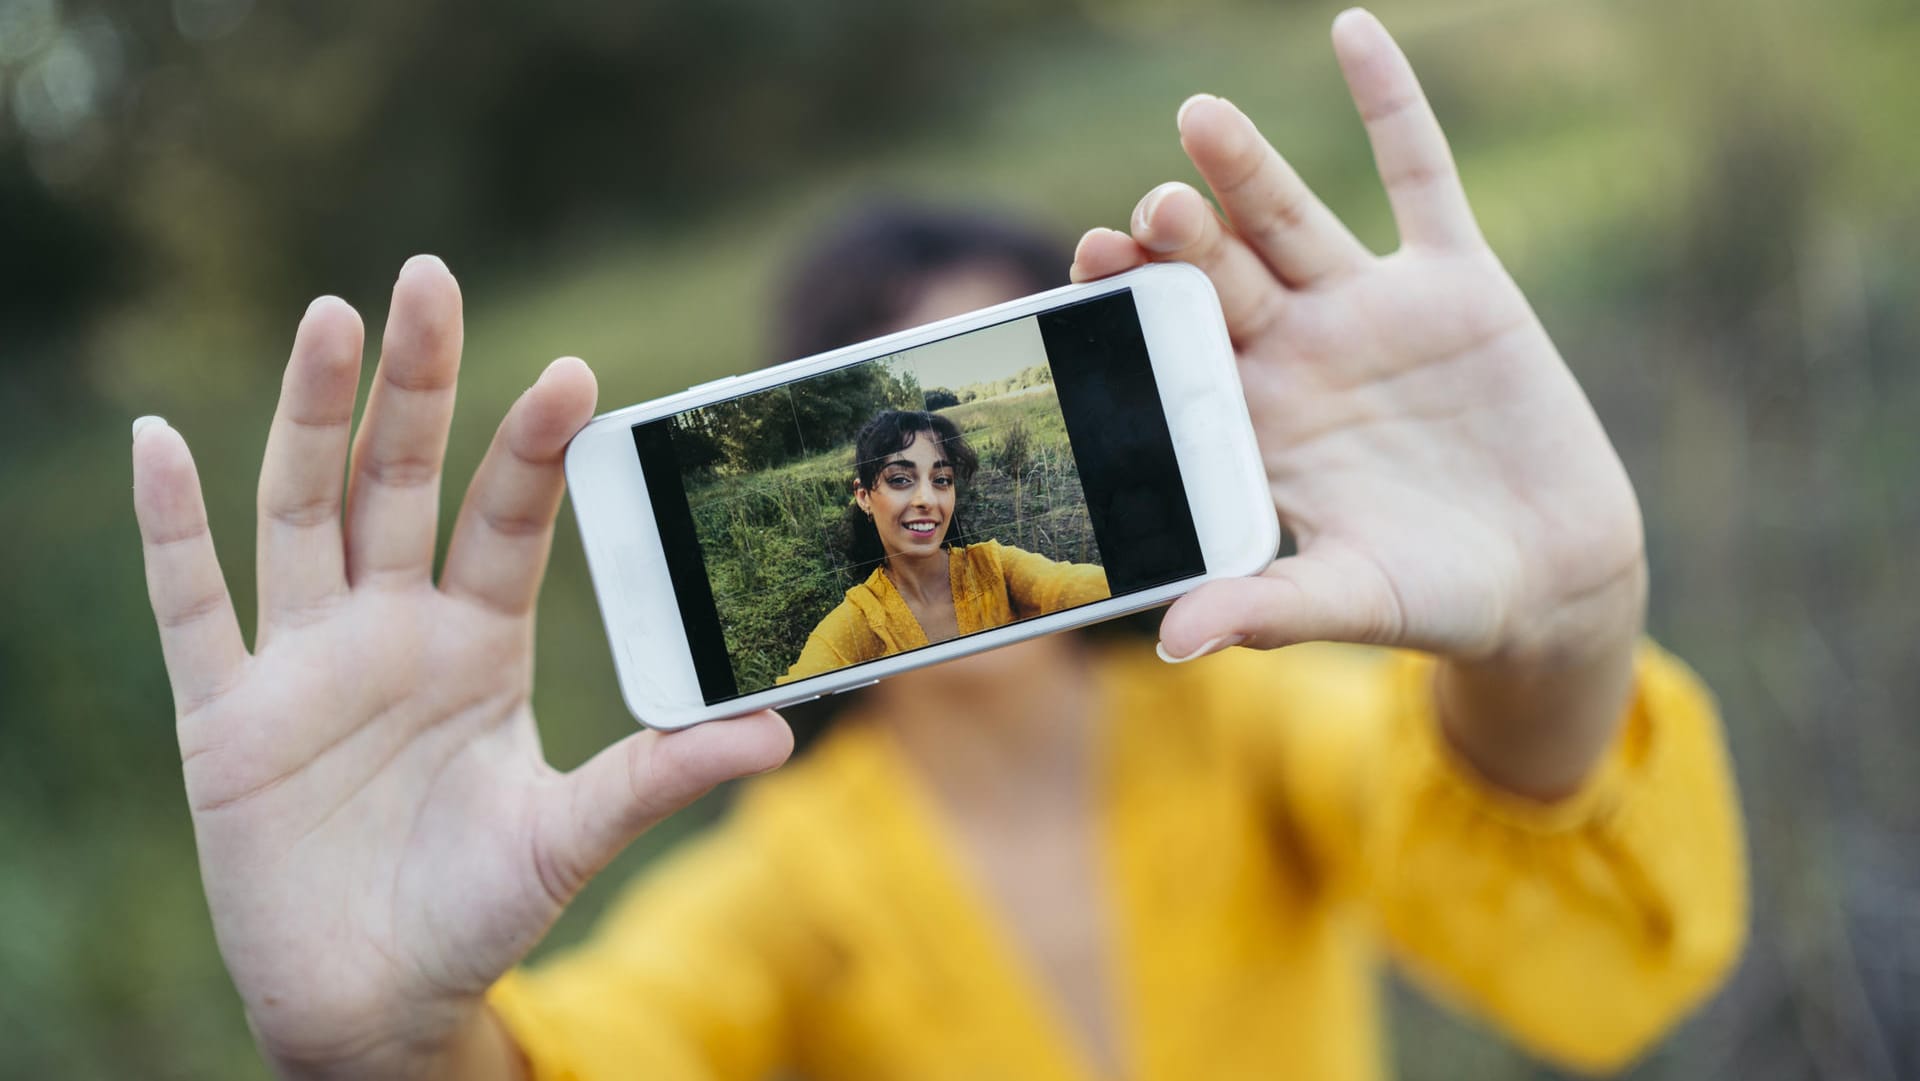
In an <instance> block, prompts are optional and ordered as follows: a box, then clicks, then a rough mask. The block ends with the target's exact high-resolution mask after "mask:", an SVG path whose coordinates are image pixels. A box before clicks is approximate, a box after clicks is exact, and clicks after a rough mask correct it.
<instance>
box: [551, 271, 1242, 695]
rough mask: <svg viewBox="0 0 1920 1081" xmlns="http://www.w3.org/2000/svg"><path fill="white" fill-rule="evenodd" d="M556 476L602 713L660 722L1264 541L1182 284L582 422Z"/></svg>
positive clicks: (1178, 574)
mask: <svg viewBox="0 0 1920 1081" xmlns="http://www.w3.org/2000/svg"><path fill="white" fill-rule="evenodd" d="M566 472H567V483H568V485H569V487H570V489H571V492H572V496H573V506H574V511H575V513H576V514H577V515H578V517H579V521H580V537H581V540H582V542H583V543H584V545H585V547H586V553H587V563H588V566H589V568H590V570H591V573H592V576H593V584H594V591H595V593H596V594H597V595H598V597H599V601H600V610H601V614H602V616H603V617H604V619H605V622H606V627H607V637H608V639H609V640H610V641H611V643H612V646H613V660H614V666H615V668H616V669H617V670H618V674H619V682H620V689H621V692H622V694H623V696H624V697H625V699H626V702H627V707H628V708H629V709H630V710H631V711H632V712H633V715H634V716H635V717H636V718H637V719H638V720H640V721H641V722H642V723H643V724H645V725H647V726H648V727H651V728H659V729H674V728H682V727H685V726H687V725H690V724H694V723H697V722H700V721H705V720H712V719H715V718H720V717H730V716H738V715H740V714H744V713H749V712H752V711H754V710H758V709H762V708H767V707H777V706H783V705H791V704H794V703H797V702H803V701H809V700H812V699H814V698H818V697H820V696H822V695H827V694H836V693H839V692H842V691H847V690H851V689H854V688H857V687H863V686H867V685H870V684H873V683H876V682H878V681H879V680H881V679H884V678H886V677H887V676H890V675H894V674H896V673H899V672H903V671H906V670H908V669H911V668H916V667H919V666H921V665H928V664H936V663H939V662H941V661H945V660H948V659H951V658H954V657H958V656H962V655H964V654H968V653H975V652H979V651H981V650H987V649H992V648H994V647H996V646H1001V645H1006V644H1008V643H1010V642H1016V641H1019V640H1021V639H1025V638H1031V637H1034V636H1036V635H1042V634H1050V633H1053V632H1056V631H1062V630H1066V629H1068V628H1071V627H1078V626H1082V625H1084V624H1088V623H1093V622H1097V621H1100V620H1104V619H1111V618H1113V617H1115V616H1119V615H1124V614H1126V613H1128V612H1133V611H1137V610H1139V609H1142V608H1148V607H1151V606H1153V605H1157V604H1163V603H1165V602H1167V601H1169V600H1172V599H1173V598H1175V597H1177V596H1179V595H1180V594H1182V593H1185V592H1187V591H1188V590H1190V589H1192V588H1193V587H1194V586H1196V585H1198V584H1199V583H1201V582H1204V581H1207V580H1209V579H1214V578H1222V577H1229V576H1240V575H1248V574H1253V573H1257V572H1258V571H1260V570H1262V569H1264V568H1265V567H1266V566H1267V564H1268V563H1269V562H1270V561H1272V559H1273V558H1274V556H1275V553H1276V550H1277V549H1278V546H1279V540H1280V529H1279V524H1278V520H1277V517H1276V514H1275V511H1274V506H1273V500H1272V496H1271V495H1270V493H1269V491H1268V488H1267V481H1266V475H1265V471H1264V470H1263V468H1262V466H1261V459H1260V455H1259V450H1258V448H1257V446H1256V445H1255V442H1254V436H1253V429H1252V425H1251V423H1250V421H1249V420H1248V417H1247V408H1246V401H1245V399H1244V397H1243V396H1242V393H1241V388H1240V380H1239V375H1238V371H1237V369H1236V366H1235V361H1234V355H1233V347H1232V345H1231V343H1230V342H1229V341H1228V338H1227V329H1226V323H1225V321H1224V319H1223V318H1222V317H1221V313H1220V303H1219V299H1218V297H1217V296H1215V294H1214V291H1213V285H1212V283H1211V282H1210V281H1208V280H1207V277H1206V275H1205V274H1203V273H1202V272H1201V271H1199V270H1198V269H1196V268H1194V267H1192V266H1189V265H1186V264H1182V263H1162V264H1155V265H1152V266H1147V267H1142V268H1140V269H1137V270H1133V271H1129V272H1127V273H1124V274H1120V275H1116V276H1114V277H1111V278H1107V279H1104V280H1102V281H1098V282H1093V283H1089V284H1084V285H1073V286H1068V287H1065V288H1062V289H1056V290H1053V291H1051V292H1046V293H1041V294H1038V295H1036V296H1031V297H1026V298H1024V299H1021V300H1015V301H1010V302H1008V303H1005V304H1001V305H997V306H995V307H992V308H987V309H984V310H982V311H978V312H973V313H970V314H968V315H962V316H956V317H954V318H951V319H947V320H943V321H941V322H938V323H933V324H930V325H928V326H923V327H918V328H915V329H912V330H905V331H901V332H899V333H896V334H891V335H888V336H887V337H884V338H879V339H876V340H874V341H870V342H865V343H862V344H860V345H854V346H849V347H847V348H844V349H838V350H835V351H833V352H831V353H825V354H822V355H820V356H816V357H810V358H807V359H804V360H796V361H793V362H791V363H788V364H782V365H779V366H777V367H770V368H765V369H762V370H759V371H755V372H750V373H747V374H742V375H730V376H727V377H725V378H723V379H717V380H714V381H712V382H710V383H703V384H701V385H699V386H696V387H691V388H689V389H687V390H686V391H684V392H682V393H679V394H675V395H672V396H670V397H666V398H662V399H659V400H657V401H652V402H647V403H644V404H641V405H634V406H629V407H627V408H625V409H620V410H617V411H615V412H612V413H607V414H604V415H601V416H598V417H595V418H594V419H593V421H592V422H590V423H589V424H588V425H587V426H586V427H585V428H584V429H582V430H581V431H580V433H579V434H578V435H576V436H575V437H574V439H573V442H572V444H571V445H570V446H569V447H568V448H567V456H566ZM949 588H950V591H951V595H950V596H949ZM949 602H950V603H949Z"/></svg>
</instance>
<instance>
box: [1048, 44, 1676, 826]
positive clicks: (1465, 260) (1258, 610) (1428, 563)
mask: <svg viewBox="0 0 1920 1081" xmlns="http://www.w3.org/2000/svg"><path fill="white" fill-rule="evenodd" d="M1333 42H1334V48H1335V52H1336V53H1337V54H1338V56H1339V60H1340V66H1341V68H1342V70H1343V72H1344V73H1345V75H1346V79H1347V84H1348V87H1349V88H1350V90H1351V91H1352V94H1353V99H1354V102H1355V104H1356V105H1358V107H1359V110H1360V115H1361V118H1362V119H1363V120H1364V122H1365V124H1366V128H1367V133H1368V135H1369V137H1370V139H1371V141H1372V144H1373V151H1374V158H1375V161H1376V164H1377V165H1378V168H1379V172H1380V177H1381V179H1382V181H1383V182H1384V183H1385V186H1386V190H1387V196H1388V199H1389V201H1390V202H1391V204H1392V207H1393V213H1394V219H1395V221H1396V223H1397V224H1398V226H1399V230H1400V239H1401V246H1400V248H1399V250H1397V251H1395V252H1393V253H1391V254H1389V255H1386V256H1376V255H1374V254H1373V253H1372V252H1370V251H1368V250H1367V249H1366V248H1365V247H1364V246H1362V245H1361V244H1360V243H1359V241H1358V240H1356V239H1355V238H1354V236H1353V234H1352V233H1350V232H1349V231H1348V230H1347V229H1346V227H1345V226H1344V225H1342V224H1341V222H1340V221H1339V220H1338V219H1337V218H1335V217H1334V216H1333V214H1332V213H1331V212H1329V211H1328V210H1327V208H1326V207H1325V206H1324V205H1322V204H1321V203H1320V202H1319V200H1317V199H1316V198H1315V197H1314V196H1313V194H1312V193H1311V192H1310V191H1308V190H1307V188H1306V186H1305V185H1304V184H1303V183H1302V182H1301V180H1300V178H1299V177H1298V176H1297V175H1296V174H1295V173H1294V171H1293V169H1292V168H1290V167H1289V166H1288V165H1287V163H1286V162H1285V161H1284V160H1283V159H1282V158H1281V157H1280V155H1279V154H1278V153H1277V152H1276V151H1275V150H1274V149H1273V148H1272V147H1271V146H1270V145H1268V143H1267V142H1266V140H1265V139H1263V138H1262V137H1261V135H1260V134H1259V132H1258V131H1256V130H1255V128H1254V126H1253V124H1252V122H1251V121H1249V120H1248V119H1247V118H1246V117H1245V116H1244V115H1243V114H1241V113H1240V111H1239V110H1238V109H1236V108H1234V107H1233V106H1232V105H1231V104H1229V103H1227V102H1225V101H1223V100H1221V99H1218V98H1213V97H1208V96H1204V95H1202V96H1196V97H1194V98H1192V99H1190V100H1189V101H1188V102H1187V103H1186V104H1185V105H1184V106H1182V108H1181V111H1180V117H1179V128H1180V140H1181V144H1182V146H1183V147H1184V148H1185V149H1186V151H1187V154H1188V156H1189V157H1191V158H1192V159H1193V162H1194V164H1195V165H1196V166H1197V167H1198V169H1199V171H1200V174H1201V175H1202V176H1203V177H1204V178H1205V179H1206V181H1207V183H1208V185H1209V186H1211V187H1212V189H1213V192H1214V194H1215V196H1216V197H1218V199H1219V201H1220V205H1221V208H1222V209H1223V210H1224V211H1225V216H1226V220H1225V222H1222V221H1221V219H1220V218H1219V217H1217V216H1216V215H1215V214H1214V213H1213V211H1212V209H1211V208H1210V207H1209V206H1208V205H1207V202H1206V200H1205V199H1204V198H1202V197H1201V195H1200V194H1199V193H1198V192H1196V191H1195V190H1193V189H1192V188H1190V187H1188V186H1186V185H1184V184H1177V183H1176V184H1165V185H1162V186H1160V187H1158V188H1155V189H1154V190H1153V191H1151V192H1149V193H1148V194H1147V196H1146V198H1145V199H1143V200H1142V201H1141V203H1140V206H1139V208H1138V209H1137V210H1136V211H1135V212H1134V219H1133V224H1132V235H1131V236H1128V235H1126V234H1122V233H1118V232H1114V231H1112V230H1094V231H1092V232H1090V233H1088V234H1087V235H1086V236H1085V237H1084V238H1083V239H1082V240H1081V242H1080V247H1079V250H1078V252H1077V253H1076V256H1075V269H1074V273H1075V276H1076V278H1081V279H1084V278H1092V277H1100V276H1104V275H1107V274H1112V273H1115V272H1117V271H1120V270H1125V269H1127V268H1129V267H1132V266H1135V265H1138V264H1140V263H1142V262H1146V261H1149V260H1172V259H1177V260H1184V261H1188V262H1192V263H1195V264H1197V265H1198V266H1200V267H1201V268H1202V269H1204V270H1205V271H1206V272H1207V273H1208V275H1209V276H1210V277H1211V278H1212V280H1213V283H1214V286H1215V288H1216V289H1217V291H1218V292H1219V294H1220V300H1221V303H1222V306H1223V307H1224V309H1225V312H1226V318H1227V325H1228V328H1229V330H1230V331H1231V333H1232V336H1233V340H1234V343H1235V346H1236V350H1237V352H1238V354H1239V359H1240V375H1241V381H1242V384H1243V385H1244V387H1245V389H1246V396H1247V405H1248V409H1249V411H1250V412H1251V414H1252V417H1253V422H1254V426H1255V430H1256V432H1257V434H1258V437H1259V441H1260V447H1261V451H1262V454H1263V455H1264V456H1265V459H1266V466H1267V474H1268V478H1269V480H1270V482H1271V486H1272V490H1273V498H1274V503H1275V505H1276V506H1277V507H1278V509H1279V513H1280V516H1281V519H1282V521H1283V522H1284V523H1285V525H1286V526H1287V528H1288V529H1289V530H1290V531H1291V532H1292V533H1293V534H1294V536H1295V537H1296V538H1297V540H1298V544H1299V554H1297V555H1295V556H1292V557H1289V558H1286V559H1281V560H1278V561H1276V562H1275V563H1274V564H1273V565H1272V566H1271V567H1270V568H1268V570H1267V571H1266V572H1265V574H1264V575H1262V576H1261V577H1259V578H1256V579H1253V580H1250V581H1236V582H1223V583H1213V584H1210V585H1208V586H1203V587H1202V588H1200V589H1198V590H1196V591H1194V592H1193V593H1192V594H1191V595H1189V596H1188V597H1186V598H1184V599H1182V600H1181V601H1180V602H1179V603H1177V604H1175V605H1174V606H1173V607H1172V609H1170V610H1169V611H1168V613H1167V615H1166V619H1165V621H1164V623H1163V624H1162V627H1161V640H1162V652H1163V654H1164V655H1167V656H1170V657H1174V658H1180V659H1186V658H1187V657H1191V656H1197V655H1199V654H1201V653H1205V652H1210V651H1212V650H1214V649H1219V648H1223V647H1225V646H1228V645H1235V644H1240V643H1245V644H1247V645H1250V646H1254V647H1258V648H1275V647H1279V646H1284V645H1288V644H1291V643H1295V642H1302V641H1308V640H1314V639H1333V640H1340V641H1351V642H1373V643H1382V644H1390V645H1398V646H1408V647H1413V648H1417V649H1423V650H1428V651H1431V652H1434V653H1438V654H1441V655H1442V656H1444V657H1445V658H1447V659H1448V660H1449V662H1450V663H1449V664H1448V665H1447V666H1445V667H1444V668H1443V669H1442V675H1441V685H1440V699H1441V704H1442V706H1443V707H1444V709H1443V712H1444V714H1445V715H1446V718H1447V721H1448V731H1449V733H1450V734H1451V735H1452V736H1453V737H1454V739H1455V741H1456V742H1457V743H1459V744H1461V746H1462V749H1463V750H1465V751H1466V752H1467V753H1468V754H1469V755H1470V757H1472V758H1473V759H1474V760H1475V762H1476V764H1478V765H1480V766H1481V767H1482V769H1483V770H1484V771H1485V772H1487V773H1488V774H1489V775H1490V776H1492V777H1493V778H1494V779H1496V780H1498V781H1501V782H1502V783H1506V784H1508V785H1509V786H1510V787H1513V788H1515V789H1516V790H1518V791H1521V792H1525V793H1528V794H1533V795H1541V796H1550V795H1555V794H1559V793H1563V792H1565V791H1567V790H1569V789H1570V788H1571V787H1573V786H1574V785H1577V783H1578V782H1579V780H1580V778H1581V777H1582V776H1583V775H1584V774H1585V772H1586V771H1587V769H1588V768H1589V767H1590V766H1591V764H1592V762H1593V761H1594V759H1595V757H1596V756H1597V755H1598V753H1599V750H1600V748H1601V747H1602V746H1603V745H1604V743H1605V742H1606V739H1607V737H1608V736H1609V735H1610V734H1611V732H1612V730H1613V725H1614V722H1615V720H1616V719H1617V717H1618V715H1619V712H1620V707H1621V705H1622V703H1623V701H1624V698H1625V696H1626V693H1627V687H1628V684H1629V681H1630V670H1631V653H1632V648H1633V643H1634V640H1635V639H1636V637H1637V635H1638V633H1639V631H1640V628H1641V622H1642V611H1643V607H1644V593H1645V580H1646V564H1645V560H1644V557H1643V554H1642V537H1641V523H1640V512H1639V506H1638V504H1637V502H1636V500H1635V498H1634V493H1633V488H1632V486H1631V484H1630V483H1629V482H1628V480H1627V476H1626V472H1625V470H1624V469H1623V468H1622V467H1621V464H1620V461H1619V458H1618V457H1617V456H1616V455H1615V453H1614V451H1613V447H1612V445H1611V444H1610V443H1609V442H1608V440H1607V436H1606V433H1605V432H1604V431H1602V430H1601V427H1600V423H1599V421H1598V419H1597V418H1596V417H1595V416H1594V413H1593V409H1592V407H1591V406H1590V405H1589V404H1588V403H1587V400H1586V398H1585V396H1584V395H1583V394H1582V393H1581V391H1580V387H1579V386H1578V384H1577V383H1575V381H1574V379H1573V376H1572V374H1571V373H1570V372H1568V370H1567V366H1566V364H1565V363H1564V362H1563V361H1562V360H1561V359H1560V356H1559V354H1558V352H1557V351H1556V350H1555V348H1554V345H1553V342H1552V341H1551V340H1550V339H1549V338H1548V337H1547V333H1546V331H1545V329H1544V328H1542V326H1541V325H1540V322H1539V320H1538V319H1537V318H1535V316H1534V314H1533V311H1532V309H1531V308H1530V307H1529V306H1528V304H1527V301H1526V298H1525V297H1523V296H1522V295H1521V293H1520V290H1519V288H1518V287H1517V286H1516V285H1515V284H1514V282H1513V280H1512V279H1511V278H1510V277H1508V275H1507V273H1506V270H1505V269H1504V268H1503V267H1502V266H1501V265H1500V261H1499V259H1498V258H1496V257H1495V256H1494V254H1493V252H1492V251H1490V250H1489V249H1488V247H1487V244H1486V241H1485V240H1484V239H1483V238H1482V237H1481V235H1480V230H1479V227H1478V225H1477V224H1476V223H1475V221H1474V218H1473V213H1472V211H1471V210H1470V208H1469V207H1468V205H1467V198H1466V194H1465V192H1464V191H1463V190H1462V188H1461V185H1460V180H1459V177H1458V175H1457V173H1456V172H1455V169H1454V164H1453V159H1452V155H1451V154H1450V152H1449V151H1448V148H1447V143H1446V138H1445V136H1444V135H1443V134H1442V133H1441V131H1440V127H1439V124H1438V122H1437V121H1436V120H1435V118H1434V115H1433V111H1432V109H1431V108H1430V107H1429V106H1428V104H1427V101H1426V98H1425V96H1424V95H1423V94H1422V93H1421V91H1420V86H1419V84H1418V82H1417V81H1416V80H1415V78H1414V75H1413V71H1412V69H1411V68H1410V67H1409V66H1408V64H1407V61H1406V58H1405V57H1404V56H1403V55H1402V54H1401V52H1400V50H1399V48H1398V47H1397V46H1396V45H1395V44H1394V42H1393V40H1392V39H1391V38H1390V37H1389V36H1388V35H1387V32H1386V30H1385V28H1384V27H1382V26H1381V25H1380V23H1379V22H1378V21H1377V20H1375V19H1374V18H1373V16H1371V15H1369V14H1367V13H1365V12H1362V11H1357V10H1356V11H1349V12H1346V13H1344V14H1342V15H1341V16H1340V17H1339V18H1338V19H1336V20H1335V22H1334V27H1333Z"/></svg>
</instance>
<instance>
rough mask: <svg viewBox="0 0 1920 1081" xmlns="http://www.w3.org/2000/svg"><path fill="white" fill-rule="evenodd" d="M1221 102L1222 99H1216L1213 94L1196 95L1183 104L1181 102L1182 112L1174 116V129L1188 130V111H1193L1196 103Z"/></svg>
mask: <svg viewBox="0 0 1920 1081" xmlns="http://www.w3.org/2000/svg"><path fill="white" fill-rule="evenodd" d="M1219 100H1220V99H1219V98H1218V97H1216V96H1214V95H1212V94H1195V95H1193V96H1192V97H1190V98H1188V99H1187V100H1185V101H1183V102H1181V103H1180V111H1179V112H1177V113H1175V114H1173V126H1174V127H1176V128H1180V129H1185V128H1186V126H1187V110H1188V109H1191V108H1193V106H1194V103H1195V102H1199V101H1219Z"/></svg>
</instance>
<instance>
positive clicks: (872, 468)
mask: <svg viewBox="0 0 1920 1081" xmlns="http://www.w3.org/2000/svg"><path fill="white" fill-rule="evenodd" d="M923 432H924V433H926V434H927V435H928V436H930V437H932V439H933V440H934V442H935V443H937V444H938V445H939V453H940V455H941V457H943V458H945V459H946V460H947V462H948V463H949V464H950V465H952V467H953V475H954V478H955V480H957V481H958V488H959V492H960V493H964V492H965V491H966V487H967V485H968V484H969V483H970V482H971V481H972V480H973V474H974V472H975V471H976V470H978V469H979V468H980V455H979V454H978V453H976V452H975V451H974V449H973V447H972V446H970V445H969V444H968V443H967V437H966V436H964V435H961V434H960V428H959V426H958V425H956V424H954V423H953V421H952V420H950V419H949V418H947V417H943V416H941V415H940V414H938V413H929V412H926V411H924V410H917V409H886V410H882V411H881V412H879V413H875V414H874V416H873V419H872V420H869V421H867V422H866V423H865V424H864V425H861V427H860V431H859V434H857V435H855V436H854V437H853V471H854V476H855V477H856V478H857V479H858V480H859V482H860V487H862V488H865V489H866V490H867V491H872V490H873V485H874V482H875V481H877V480H879V479H880V468H881V466H883V465H884V464H886V461H887V459H888V458H890V457H892V456H893V455H895V454H898V453H899V452H901V451H903V450H905V449H907V447H909V446H911V445H912V443H913V441H914V440H915V439H918V438H919V437H920V435H921V433H923ZM957 502H958V499H956V503H957ZM962 517H963V513H962V510H961V508H960V507H959V506H956V507H955V509H954V513H953V517H952V518H950V519H948V521H947V535H946V537H945V538H944V539H942V540H941V542H940V546H941V547H942V548H950V547H952V546H953V542H954V540H955V538H963V537H965V536H966V529H965V527H964V526H963V525H962V524H961V522H962ZM839 533H840V535H839V537H837V538H836V540H837V543H838V547H839V549H840V554H841V556H842V558H843V559H844V560H845V564H844V568H845V570H846V574H847V578H848V580H849V581H850V582H852V583H854V584H858V583H860V582H862V581H865V580H866V577H867V575H868V574H870V573H872V570H871V568H873V567H875V566H877V565H878V564H880V563H881V562H882V561H884V560H885V559H886V558H887V550H886V548H885V546H883V545H882V544H881V543H880V531H879V529H877V528H876V527H875V526H874V524H873V519H872V518H869V517H868V516H867V515H866V514H865V513H863V512H862V511H861V510H860V507H859V506H858V505H857V504H849V505H848V506H847V511H846V514H844V515H843V516H842V517H841V519H840V530H839Z"/></svg>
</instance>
